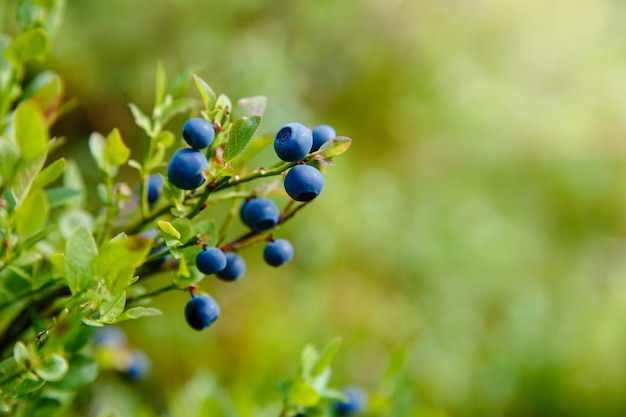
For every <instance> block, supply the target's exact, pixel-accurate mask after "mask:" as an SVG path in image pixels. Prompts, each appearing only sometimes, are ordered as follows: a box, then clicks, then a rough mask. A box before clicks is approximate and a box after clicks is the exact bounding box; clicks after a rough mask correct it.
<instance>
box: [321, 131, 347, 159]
mask: <svg viewBox="0 0 626 417" xmlns="http://www.w3.org/2000/svg"><path fill="white" fill-rule="evenodd" d="M351 144H352V139H350V138H347V137H345V136H338V137H336V138H334V139H331V140H329V141H328V142H326V143H324V144H323V145H322V146H320V148H319V150H318V151H317V152H315V154H317V155H320V156H322V157H324V158H332V157H333V156H337V155H341V154H342V153H344V152H345V151H347V150H348V148H350V145H351Z"/></svg>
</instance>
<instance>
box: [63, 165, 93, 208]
mask: <svg viewBox="0 0 626 417" xmlns="http://www.w3.org/2000/svg"><path fill="white" fill-rule="evenodd" d="M63 186H64V187H65V188H69V189H72V190H77V191H79V194H78V196H77V197H75V198H74V199H72V200H70V201H68V202H67V206H68V208H82V207H84V205H85V200H86V198H87V191H86V187H85V180H84V179H83V175H82V173H81V171H80V168H79V166H78V164H77V163H76V162H75V161H73V160H68V161H67V166H66V168H65V172H64V173H63Z"/></svg>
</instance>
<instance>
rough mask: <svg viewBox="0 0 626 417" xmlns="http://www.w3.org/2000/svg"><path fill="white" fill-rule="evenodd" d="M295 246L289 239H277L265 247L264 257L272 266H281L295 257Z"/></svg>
mask: <svg viewBox="0 0 626 417" xmlns="http://www.w3.org/2000/svg"><path fill="white" fill-rule="evenodd" d="M293 252H294V251H293V246H292V245H291V243H290V242H289V241H288V240H287V239H276V240H274V241H273V242H270V243H268V244H267V245H266V246H265V249H263V259H265V262H267V263H268V264H270V265H272V266H280V265H282V264H284V263H286V262H289V261H290V260H291V259H292V258H293Z"/></svg>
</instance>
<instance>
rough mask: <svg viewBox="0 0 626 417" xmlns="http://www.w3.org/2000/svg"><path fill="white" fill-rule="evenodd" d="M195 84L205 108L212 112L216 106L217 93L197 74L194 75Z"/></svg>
mask: <svg viewBox="0 0 626 417" xmlns="http://www.w3.org/2000/svg"><path fill="white" fill-rule="evenodd" d="M193 82H194V83H195V84H196V88H198V91H199V92H200V97H202V102H203V103H204V108H205V109H206V110H207V111H208V110H211V109H212V108H213V105H214V104H215V92H214V91H213V89H212V88H211V87H210V86H209V85H208V84H207V83H206V82H205V81H204V80H203V79H202V78H200V77H198V76H197V75H196V74H193Z"/></svg>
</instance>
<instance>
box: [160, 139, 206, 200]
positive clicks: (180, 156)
mask: <svg viewBox="0 0 626 417" xmlns="http://www.w3.org/2000/svg"><path fill="white" fill-rule="evenodd" d="M205 169H209V164H208V162H207V160H206V156H204V154H203V153H202V152H200V151H197V150H195V149H189V148H185V149H181V150H179V151H176V153H174V155H173V156H172V159H171V160H170V163H169V165H168V167H167V178H168V179H169V180H170V182H171V183H172V184H174V185H175V186H176V187H178V188H180V189H183V190H194V189H196V188H198V187H199V186H201V185H202V184H203V183H204V181H205V179H204V175H202V170H205Z"/></svg>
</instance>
